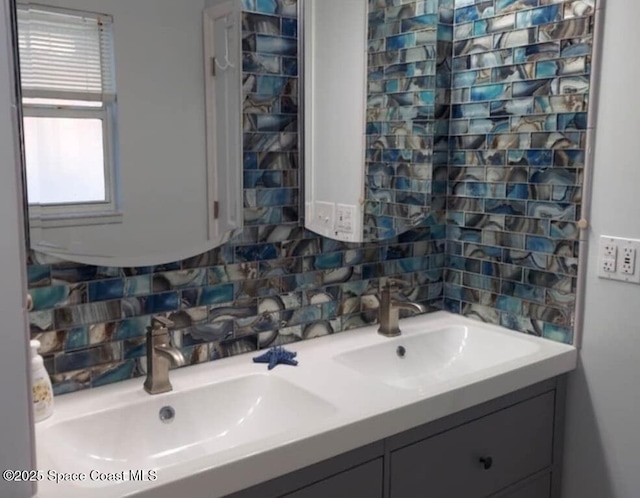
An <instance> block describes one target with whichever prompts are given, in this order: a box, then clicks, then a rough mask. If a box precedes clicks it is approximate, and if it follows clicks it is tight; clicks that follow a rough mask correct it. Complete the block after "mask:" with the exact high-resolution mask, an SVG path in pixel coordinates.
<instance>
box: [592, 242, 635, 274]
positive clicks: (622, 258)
mask: <svg viewBox="0 0 640 498" xmlns="http://www.w3.org/2000/svg"><path fill="white" fill-rule="evenodd" d="M638 251H640V240H633V239H623V238H619V237H606V236H605V237H602V238H601V239H600V252H599V258H598V261H599V262H598V276H599V277H600V278H606V279H608V280H620V281H622V282H629V283H634V284H640V268H638V265H637V262H636V260H637V258H638Z"/></svg>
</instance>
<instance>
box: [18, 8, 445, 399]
mask: <svg viewBox="0 0 640 498" xmlns="http://www.w3.org/2000/svg"><path fill="white" fill-rule="evenodd" d="M243 7H244V11H245V12H244V15H243V50H244V56H243V65H244V83H245V84H244V91H245V100H244V124H245V127H244V128H245V136H244V144H245V145H244V147H245V154H244V185H245V224H246V228H245V230H244V231H243V232H242V233H241V234H240V235H238V236H237V237H236V238H234V239H233V240H232V241H231V242H230V243H228V244H226V245H224V246H222V247H219V248H217V249H214V250H212V251H210V252H208V253H206V254H202V255H199V256H197V257H194V258H190V259H188V260H184V261H178V262H174V263H170V264H166V265H161V266H154V267H141V268H107V267H95V266H86V265H81V264H75V263H65V262H60V261H56V260H53V259H51V258H49V257H46V256H43V255H41V254H31V255H30V260H29V262H28V266H27V270H28V279H29V287H30V292H31V293H32V295H33V298H34V303H35V306H36V308H35V310H34V311H33V312H31V314H30V321H31V334H32V337H33V338H38V339H39V340H41V341H42V344H43V347H42V353H43V354H44V357H45V364H46V367H47V369H48V371H49V372H50V373H51V374H52V379H53V383H54V390H55V392H56V394H63V393H68V392H72V391H77V390H80V389H85V388H90V387H98V386H103V385H106V384H110V383H114V382H118V381H122V380H126V379H130V378H133V377H138V376H140V375H143V366H144V364H145V359H144V354H145V351H144V343H145V330H146V327H147V326H148V325H149V323H150V319H151V316H152V315H154V314H162V315H164V316H167V317H169V318H171V319H172V320H173V321H174V322H175V323H176V330H175V331H174V332H173V333H172V340H173V342H174V344H175V345H176V346H178V347H180V348H181V349H182V351H183V352H184V354H185V356H186V357H187V359H188V362H189V363H190V364H196V363H201V362H206V361H211V360H216V359H219V358H224V357H227V356H231V355H236V354H242V353H251V352H254V351H256V350H258V349H259V348H265V347H268V346H271V345H275V344H286V343H290V342H294V341H300V340H303V339H311V338H314V337H318V336H322V335H325V334H330V333H336V332H340V331H344V330H349V329H353V328H356V327H360V326H363V325H366V324H369V323H373V322H375V320H376V316H377V313H376V311H375V308H376V306H377V297H376V293H377V292H378V285H379V279H380V278H382V277H387V276H390V277H395V278H399V279H402V280H405V281H406V282H407V283H409V284H410V286H409V287H408V288H407V289H406V290H405V291H404V292H406V293H407V295H406V297H407V298H408V299H412V300H415V301H419V302H421V303H423V304H425V305H427V306H428V307H429V308H430V309H440V308H442V296H443V285H444V284H443V278H444V263H445V255H444V249H445V237H446V231H445V226H444V214H443V211H440V214H439V218H438V223H433V226H429V227H424V228H419V229H415V230H413V231H410V232H407V233H405V234H403V235H400V236H398V237H395V238H394V239H391V240H389V241H385V242H379V243H370V244H364V245H362V244H344V243H340V242H336V241H333V240H329V239H324V238H322V237H319V236H317V235H315V234H313V233H310V232H308V231H307V230H305V229H304V228H302V227H300V213H299V193H300V188H299V181H300V175H299V173H300V170H299V168H300V157H299V153H298V119H299V115H298V102H299V85H298V67H299V57H298V42H297V35H298V32H297V29H298V24H297V19H296V16H297V2H296V1H295V0H277V1H276V0H268V1H263V0H243ZM441 197H442V198H443V199H444V195H442V196H441ZM441 205H442V207H443V206H444V202H441ZM247 361H250V360H249V359H247Z"/></svg>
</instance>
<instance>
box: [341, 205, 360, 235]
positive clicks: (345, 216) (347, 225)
mask: <svg viewBox="0 0 640 498" xmlns="http://www.w3.org/2000/svg"><path fill="white" fill-rule="evenodd" d="M355 221H356V207H355V206H349V205H346V204H338V206H337V207H336V231H337V232H344V233H353V232H354V230H355Z"/></svg>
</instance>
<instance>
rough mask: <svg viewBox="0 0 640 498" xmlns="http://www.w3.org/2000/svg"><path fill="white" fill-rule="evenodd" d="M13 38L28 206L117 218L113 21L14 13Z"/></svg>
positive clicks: (39, 10) (43, 11) (56, 12)
mask: <svg viewBox="0 0 640 498" xmlns="http://www.w3.org/2000/svg"><path fill="white" fill-rule="evenodd" d="M18 37H19V51H20V68H21V80H22V92H23V111H24V135H25V158H26V170H27V187H28V199H29V204H32V205H34V204H35V205H40V208H41V209H42V210H43V214H49V215H54V216H55V215H57V216H60V217H65V215H74V214H76V213H86V212H87V210H89V211H92V212H113V211H115V210H116V207H117V206H116V202H115V199H116V195H115V193H116V189H115V187H116V185H115V171H114V169H115V105H116V88H115V86H116V85H115V69H114V50H113V21H112V18H111V17H110V16H106V15H101V14H92V13H85V12H78V11H68V10H60V9H53V8H51V9H50V8H44V7H34V6H29V7H28V8H27V7H19V8H18Z"/></svg>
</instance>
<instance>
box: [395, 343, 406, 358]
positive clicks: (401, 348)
mask: <svg viewBox="0 0 640 498" xmlns="http://www.w3.org/2000/svg"><path fill="white" fill-rule="evenodd" d="M396 354H397V355H398V358H404V357H405V355H406V354H407V350H406V349H405V348H404V346H398V349H396Z"/></svg>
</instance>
